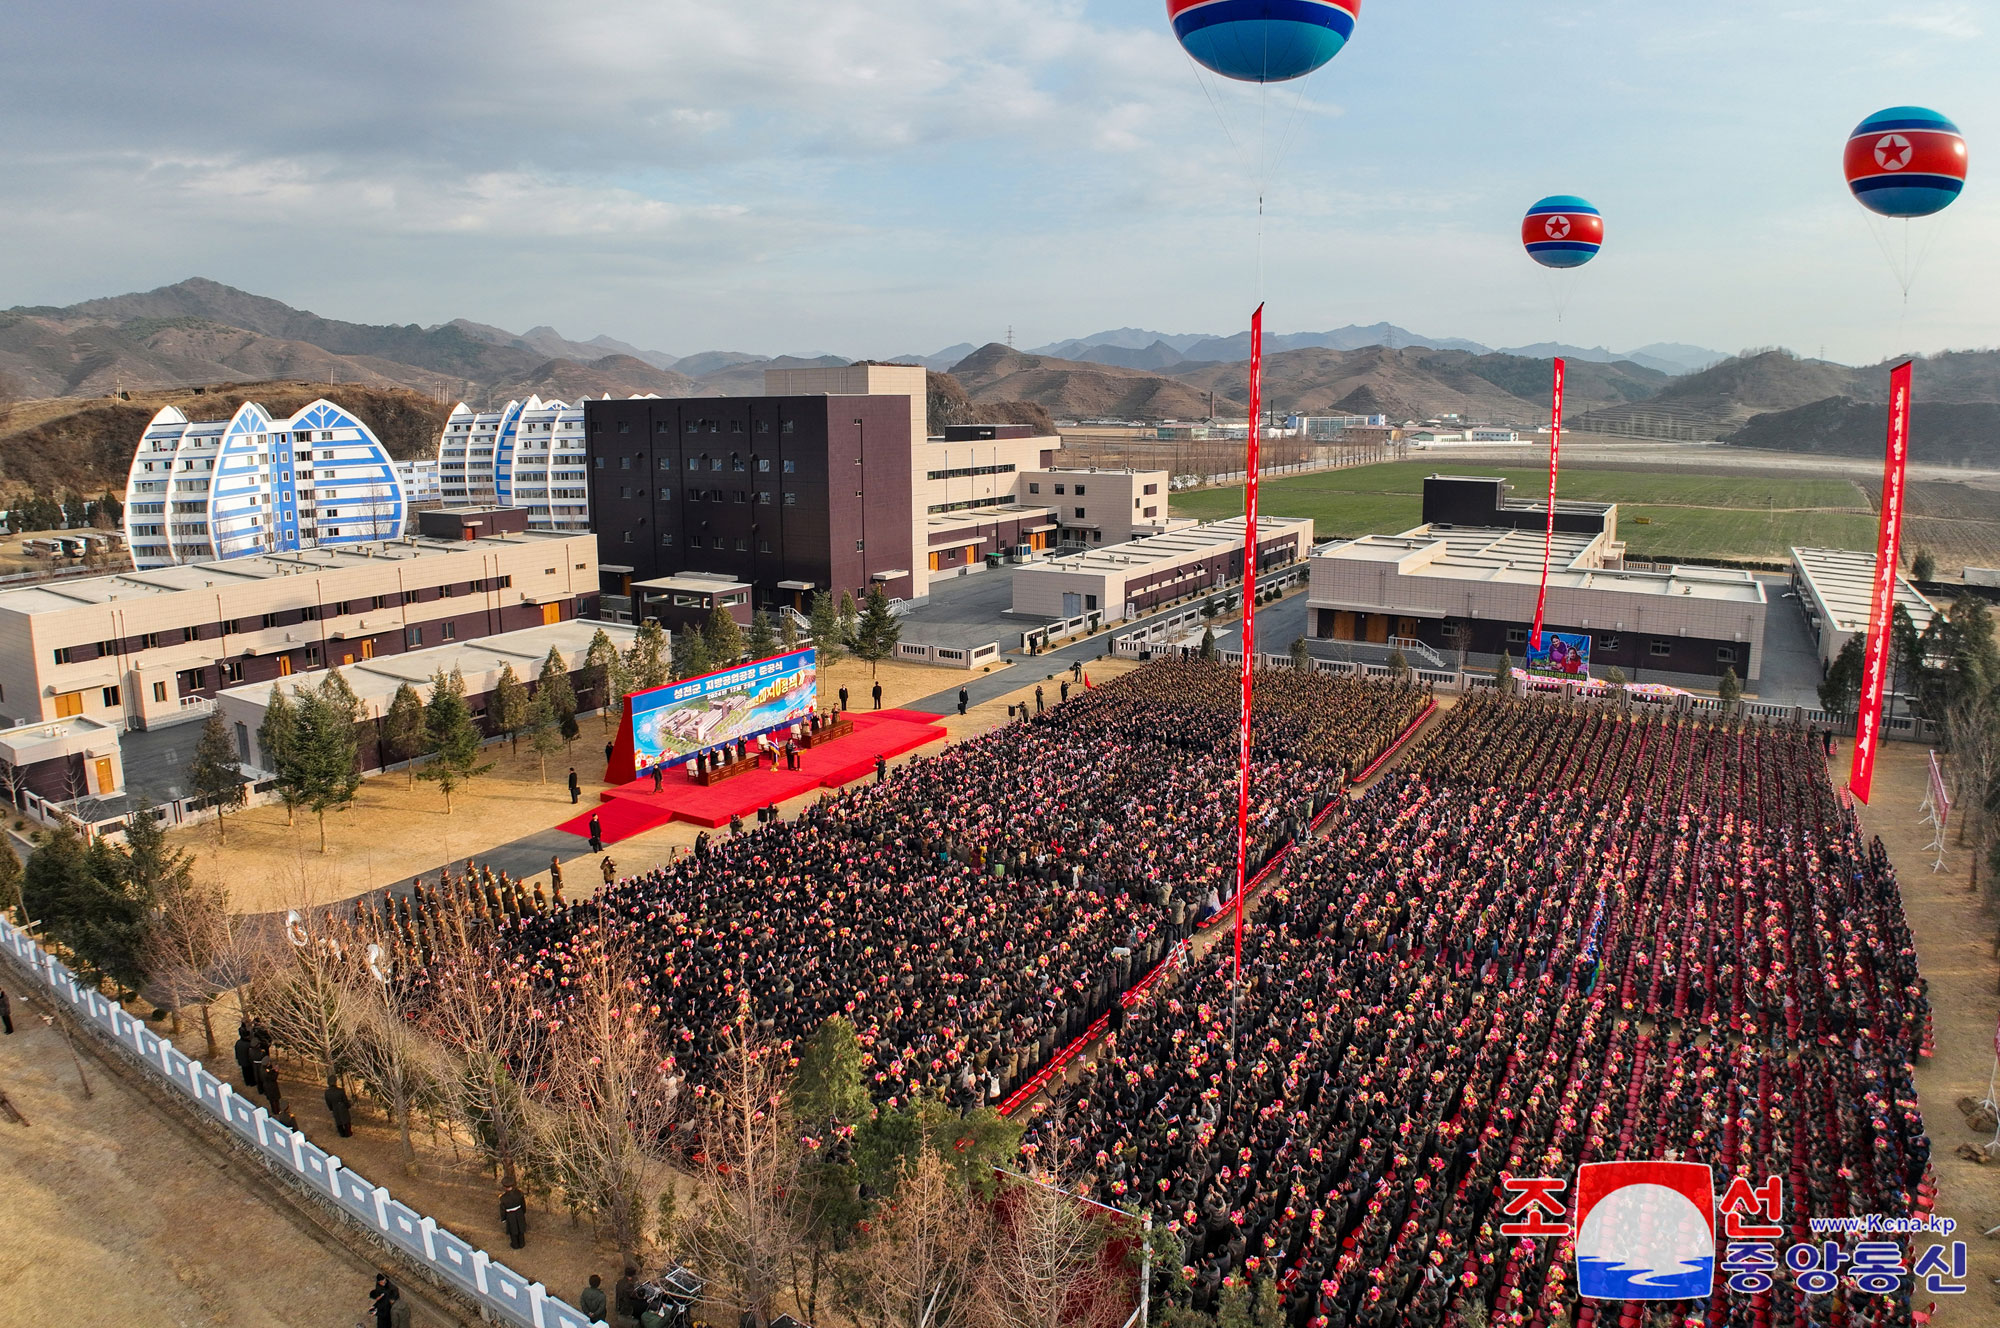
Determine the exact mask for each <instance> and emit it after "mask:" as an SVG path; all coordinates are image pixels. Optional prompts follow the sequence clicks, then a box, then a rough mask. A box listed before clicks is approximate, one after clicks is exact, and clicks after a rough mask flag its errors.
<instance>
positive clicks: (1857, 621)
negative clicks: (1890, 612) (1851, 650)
mask: <svg viewBox="0 0 2000 1328" xmlns="http://www.w3.org/2000/svg"><path fill="white" fill-rule="evenodd" d="M1792 565H1793V566H1794V567H1796V568H1797V569H1798V572H1799V578H1800V580H1802V581H1803V582H1804V583H1805V587H1806V591H1807V593H1808V594H1810V595H1811V596H1812V597H1813V600H1814V601H1815V603H1814V608H1815V609H1816V610H1817V611H1818V612H1819V614H1820V615H1821V616H1822V617H1824V618H1826V619H1827V620H1828V622H1829V623H1830V624H1831V625H1832V627H1833V629H1834V630H1835V631H1840V632H1865V631H1867V630H1868V610H1869V606H1870V604H1871V602H1872V600H1873V598H1874V591H1875V555H1874V554H1872V553H1862V552H1859V551H1858V550H1854V549H1793V550H1792ZM1896 603H1898V604H1900V605H1902V606H1903V608H1904V609H1905V610H1906V611H1907V612H1908V613H1909V615H1910V621H1911V622H1912V623H1914V624H1916V628H1917V630H1918V631H1920V632H1921V631H1923V630H1924V629H1925V628H1927V627H1929V626H1930V625H1931V620H1932V619H1933V618H1935V617H1937V606H1936V605H1934V604H1932V603H1931V602H1930V601H1929V600H1927V599H1925V598H1924V597H1923V595H1922V594H1920V593H1919V592H1918V590H1917V588H1916V587H1915V586H1913V585H1911V584H1910V582H1909V579H1908V578H1907V577H1905V576H1903V574H1902V573H1900V572H1898V573H1897V574H1896Z"/></svg>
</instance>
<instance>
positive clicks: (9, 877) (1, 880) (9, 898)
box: [0, 843, 27, 922]
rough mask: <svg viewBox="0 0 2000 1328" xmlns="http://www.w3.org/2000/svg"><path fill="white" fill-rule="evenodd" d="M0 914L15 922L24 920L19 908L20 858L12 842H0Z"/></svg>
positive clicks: (24, 916)
mask: <svg viewBox="0 0 2000 1328" xmlns="http://www.w3.org/2000/svg"><path fill="white" fill-rule="evenodd" d="M0 914H4V915H6V916H8V917H11V918H13V919H14V921H16V922H26V921H27V914H26V913H25V912H24V911H23V910H22V908H21V860H20V859H19V858H18V857H16V856H14V846H13V845H12V844H6V843H0Z"/></svg>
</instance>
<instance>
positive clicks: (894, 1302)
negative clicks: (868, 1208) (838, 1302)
mask: <svg viewBox="0 0 2000 1328" xmlns="http://www.w3.org/2000/svg"><path fill="white" fill-rule="evenodd" d="M990 1221H991V1215H990V1213H989V1211H988V1210H987V1209H986V1208H985V1207H984V1206H983V1205H982V1204H979V1203H976V1202H974V1201H973V1200H972V1198H971V1196H969V1195H968V1194H967V1193H966V1192H965V1190H964V1189H963V1188H962V1187H961V1186H960V1185H959V1183H958V1179H957V1177H956V1176H955V1175H954V1174H953V1172H952V1169H951V1168H950V1167H949V1166H947V1165H946V1164H945V1162H944V1160H943V1159H942V1158H940V1157H939V1156H938V1155H937V1154H936V1153H935V1152H934V1151H932V1150H931V1149H929V1148H925V1149H922V1150H920V1151H919V1152H918V1153H917V1155H916V1156H915V1158H914V1159H911V1160H907V1161H905V1162H904V1163H903V1164H902V1167H901V1170H900V1175H899V1177H898V1180H897V1183H896V1187H895V1189H894V1190H893V1191H892V1192H891V1193H890V1195H889V1197H888V1198H887V1199H886V1200H885V1201H884V1202H883V1203H882V1205H881V1207H880V1208H879V1209H878V1210H877V1212H876V1214H875V1217H874V1220H873V1222H872V1223H871V1233H870V1236H869V1239H868V1240H867V1242H866V1243H865V1244H863V1245H861V1246H860V1247H859V1248H858V1249H857V1251H856V1254H855V1260H854V1262H855V1268H854V1272H855V1283H856V1291H857V1295H856V1300H857V1302H858V1303H857V1305H856V1309H858V1310H861V1311H862V1312H863V1313H864V1314H865V1315H866V1317H867V1318H869V1319H870V1320H871V1321H872V1322H875V1323H879V1324H883V1325H893V1328H965V1325H968V1324H970V1323H971V1321H972V1304H971V1301H972V1297H971V1287H972V1283H973V1279H974V1275H975V1272H976V1269H977V1255H978V1252H979V1251H980V1250H982V1249H984V1248H985V1247H986V1245H987V1242H988V1239H989V1235H990V1232H989V1224H990Z"/></svg>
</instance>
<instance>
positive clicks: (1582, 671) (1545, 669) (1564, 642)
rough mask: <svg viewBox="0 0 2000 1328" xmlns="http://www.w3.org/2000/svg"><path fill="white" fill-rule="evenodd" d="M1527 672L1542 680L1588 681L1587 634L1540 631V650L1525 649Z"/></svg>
mask: <svg viewBox="0 0 2000 1328" xmlns="http://www.w3.org/2000/svg"><path fill="white" fill-rule="evenodd" d="M1528 672H1529V673H1530V674H1532V675H1535V676H1537V677H1545V678H1576V679H1583V678H1588V677H1589V676H1590V635H1589V633H1587V632H1548V631H1545V632H1543V633H1542V648H1541V649H1540V650H1537V649H1535V648H1534V647H1533V646H1532V645H1531V646H1529V647H1528Z"/></svg>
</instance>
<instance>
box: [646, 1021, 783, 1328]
mask: <svg viewBox="0 0 2000 1328" xmlns="http://www.w3.org/2000/svg"><path fill="white" fill-rule="evenodd" d="M785 1079H786V1075H785V1058H784V1056H783V1054H782V1053H780V1052H779V1051H777V1050H776V1049H775V1048H772V1047H769V1046H765V1045H764V1044H762V1043H761V1042H759V1041H758V1040H757V1039H756V1035H755V1032H754V1025H753V1023H752V1022H751V1018H750V1014H749V1012H748V1010H743V1011H740V1012H739V1013H738V1015H737V1018H736V1021H735V1023H734V1024H732V1025H731V1026H730V1028H729V1030H728V1031H727V1032H726V1033H725V1034H724V1048H723V1054H722V1057H721V1060H720V1062H719V1065H718V1067H717V1071H716V1074H715V1078H714V1082H713V1083H712V1084H709V1085H705V1086H702V1087H700V1088H698V1089H697V1090H696V1094H695V1102H694V1110H693V1121H694V1136H695V1138H696V1139H697V1140H698V1141H699V1150H700V1151H699V1152H698V1153H697V1154H696V1156H695V1159H694V1161H695V1173H694V1186H693V1195H692V1197H691V1198H690V1199H689V1200H688V1202H687V1204H686V1206H685V1207H684V1208H682V1209H680V1210H679V1211H676V1212H675V1213H674V1214H673V1216H672V1219H671V1221H670V1222H669V1224H668V1230H669V1232H670V1239H671V1240H672V1241H673V1245H674V1248H675V1250H676V1251H680V1252H683V1253H684V1256H685V1257H686V1258H687V1259H688V1261H689V1262H690V1263H691V1264H692V1265H693V1266H695V1267H698V1268H700V1269H701V1270H702V1271H703V1272H704V1273H705V1274H707V1275H708V1276H709V1283H708V1293H707V1296H706V1301H707V1305H708V1307H709V1308H710V1309H711V1310H713V1311H715V1312H717V1313H724V1312H726V1313H730V1314H738V1313H742V1312H744V1311H751V1312H754V1313H756V1314H757V1315H758V1316H760V1318H761V1320H763V1321H765V1322H768V1321H769V1320H770V1318H771V1317H772V1312H773V1309H774V1302H775V1301H776V1299H777V1296H778V1290H779V1287H780V1285H781V1279H782V1277H783V1275H784V1269H785V1266H786V1262H787V1258H788V1256H789V1254H790V1252H791V1247H792V1245H793V1243H794V1241H795V1236H794V1233H793V1230H792V1227H791V1222H790V1220H789V1216H788V1212H787V1209H788V1206H789V1197H788V1196H789V1195H790V1194H791V1192H792V1190H793V1189H794V1187H795V1185H796V1183H797V1181H798V1178H799V1173H800V1170H801V1166H802V1162H803V1157H802V1154H803V1151H804V1146H803V1145H802V1144H801V1142H800V1139H799V1132H798V1129H797V1126H796V1125H795V1123H794V1122H793V1119H792V1113H791V1111H790V1110H789V1109H788V1107H787V1105H786V1093H785V1087H786V1084H785Z"/></svg>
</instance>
